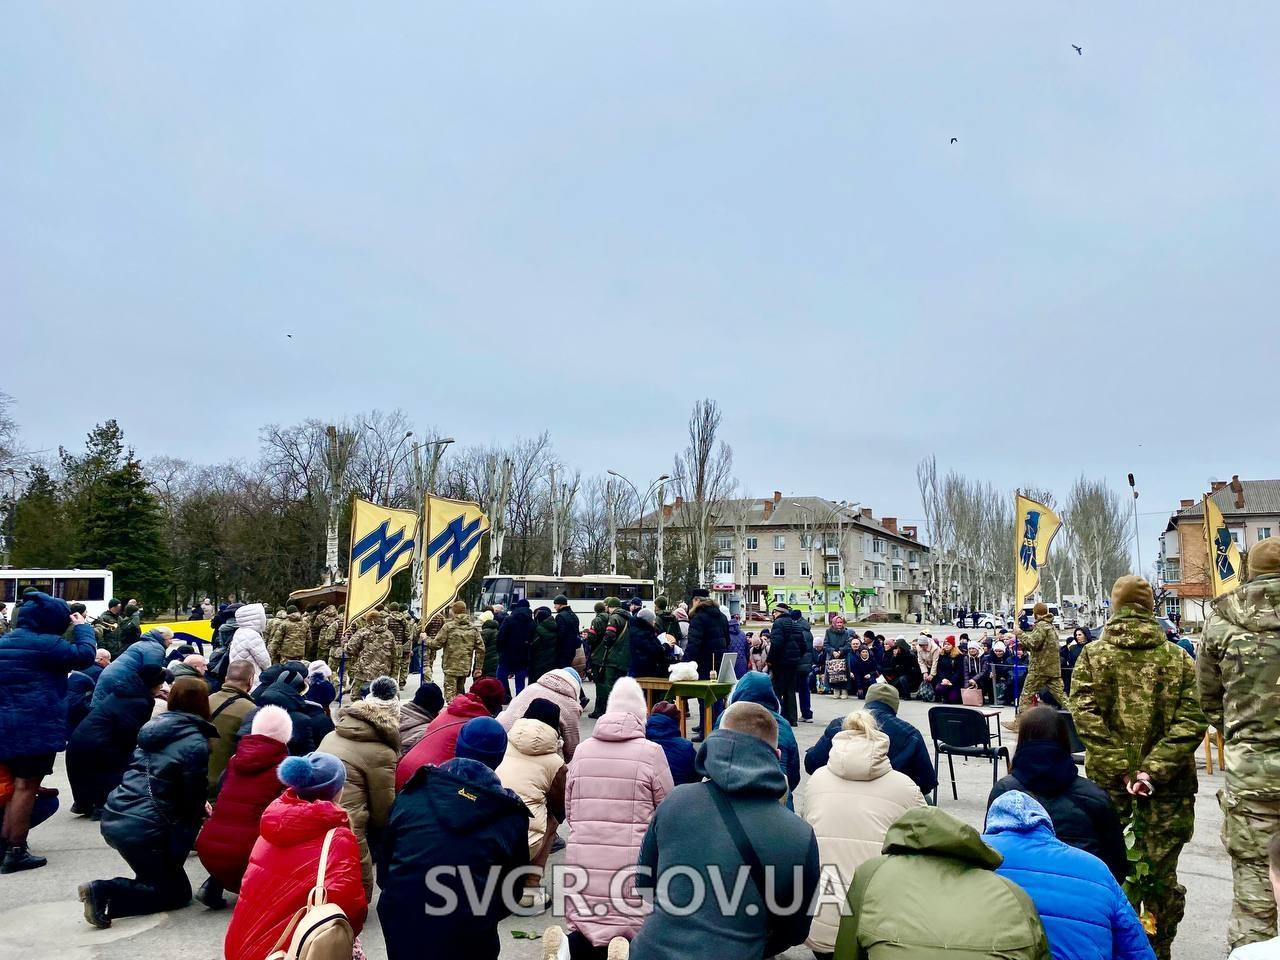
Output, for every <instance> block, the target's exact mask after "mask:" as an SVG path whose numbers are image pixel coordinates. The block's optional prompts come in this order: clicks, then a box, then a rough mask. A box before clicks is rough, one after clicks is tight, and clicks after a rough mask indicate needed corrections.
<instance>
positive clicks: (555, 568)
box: [551, 463, 560, 577]
mask: <svg viewBox="0 0 1280 960" xmlns="http://www.w3.org/2000/svg"><path fill="white" fill-rule="evenodd" d="M551 575H552V576H553V577H558V576H560V491H559V490H558V489H557V488H556V465H555V464H554V463H553V464H551Z"/></svg>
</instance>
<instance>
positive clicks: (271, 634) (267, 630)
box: [232, 607, 289, 653]
mask: <svg viewBox="0 0 1280 960" xmlns="http://www.w3.org/2000/svg"><path fill="white" fill-rule="evenodd" d="M288 616H289V615H288V614H287V613H285V611H284V607H281V608H280V609H279V610H277V611H276V612H275V613H274V614H272V615H271V619H270V620H268V621H267V625H266V626H265V627H263V628H262V639H263V642H264V643H266V645H267V652H268V653H270V652H271V650H272V649H273V644H275V643H276V642H277V641H278V640H279V638H280V628H281V627H283V626H284V621H285V619H286V618H287V617H288ZM232 619H233V620H234V618H232Z"/></svg>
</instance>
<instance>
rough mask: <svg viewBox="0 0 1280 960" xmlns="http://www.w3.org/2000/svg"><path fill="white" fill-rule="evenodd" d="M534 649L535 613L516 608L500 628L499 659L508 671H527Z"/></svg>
mask: <svg viewBox="0 0 1280 960" xmlns="http://www.w3.org/2000/svg"><path fill="white" fill-rule="evenodd" d="M532 648H533V611H532V610H530V609H529V608H528V607H527V606H524V607H516V608H515V609H513V610H512V611H511V612H510V613H508V614H507V616H506V618H505V619H504V620H503V621H502V626H500V627H499V628H498V659H499V662H500V663H502V664H505V665H506V668H507V669H508V670H527V669H528V667H529V652H530V651H531V650H532Z"/></svg>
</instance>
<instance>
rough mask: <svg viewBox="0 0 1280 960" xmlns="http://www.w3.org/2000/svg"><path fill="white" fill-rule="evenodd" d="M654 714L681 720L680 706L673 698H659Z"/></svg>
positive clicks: (654, 707)
mask: <svg viewBox="0 0 1280 960" xmlns="http://www.w3.org/2000/svg"><path fill="white" fill-rule="evenodd" d="M653 715H654V716H655V717H657V716H663V717H670V718H671V719H672V720H675V721H677V722H678V721H679V720H680V707H679V706H678V705H677V704H675V703H674V702H672V701H671V700H659V701H658V702H657V703H655V704H654V705H653Z"/></svg>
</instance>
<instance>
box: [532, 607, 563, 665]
mask: <svg viewBox="0 0 1280 960" xmlns="http://www.w3.org/2000/svg"><path fill="white" fill-rule="evenodd" d="M542 610H546V611H547V614H546V616H544V617H543V618H542V619H541V620H539V619H538V617H537V616H536V615H535V616H534V618H533V619H534V623H535V624H536V625H535V627H534V630H533V650H532V651H530V654H529V682H530V683H537V682H538V678H539V677H541V676H542V675H543V674H544V673H549V672H551V671H552V670H554V669H555V668H556V643H557V642H558V640H559V636H558V634H557V631H556V618H555V617H553V616H551V611H550V609H548V608H547V607H543V608H542ZM542 610H539V611H538V612H539V613H541V612H542Z"/></svg>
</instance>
